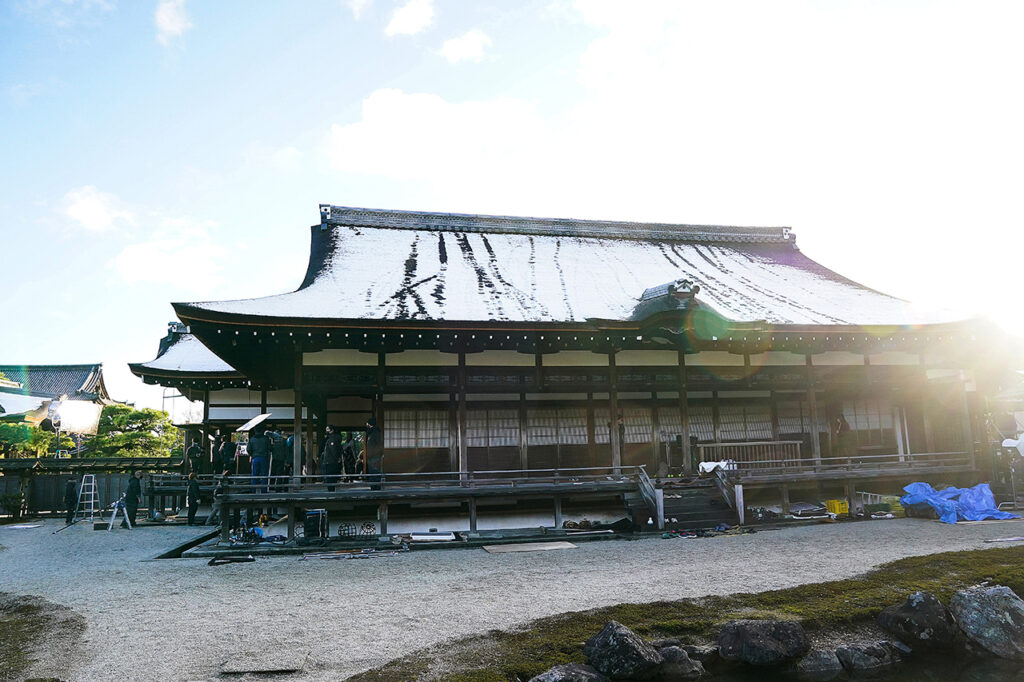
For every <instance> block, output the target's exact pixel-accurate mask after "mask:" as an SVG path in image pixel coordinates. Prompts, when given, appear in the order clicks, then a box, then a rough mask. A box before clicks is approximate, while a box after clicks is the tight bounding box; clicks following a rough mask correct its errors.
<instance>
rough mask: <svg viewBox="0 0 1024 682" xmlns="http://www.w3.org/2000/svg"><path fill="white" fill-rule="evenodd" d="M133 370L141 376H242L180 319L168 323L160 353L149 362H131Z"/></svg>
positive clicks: (161, 341)
mask: <svg viewBox="0 0 1024 682" xmlns="http://www.w3.org/2000/svg"><path fill="white" fill-rule="evenodd" d="M128 367H129V368H130V369H131V371H132V373H133V374H135V375H137V376H140V377H145V376H153V377H158V376H159V377H164V376H182V377H184V376H195V377H203V378H209V377H214V378H219V377H227V378H238V377H241V376H242V375H241V374H240V373H239V372H237V371H236V370H235V368H234V367H232V366H231V365H229V364H228V363H226V362H224V361H223V360H221V359H220V358H219V357H217V356H216V355H215V354H214V353H213V351H211V350H210V349H209V348H207V347H206V346H204V345H203V343H202V342H201V341H200V340H199V339H197V338H196V337H195V336H193V335H192V334H191V333H190V332H189V330H188V327H186V326H185V325H183V324H180V323H178V322H171V323H169V324H168V329H167V336H165V337H164V338H162V339H161V340H160V347H159V349H158V350H157V355H156V357H155V358H154V359H152V360H150V361H149V362H137V363H129V365H128Z"/></svg>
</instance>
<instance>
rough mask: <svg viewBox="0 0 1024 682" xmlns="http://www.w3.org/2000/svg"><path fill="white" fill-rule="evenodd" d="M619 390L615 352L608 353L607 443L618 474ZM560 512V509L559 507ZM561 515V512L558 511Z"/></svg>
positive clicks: (619, 462)
mask: <svg viewBox="0 0 1024 682" xmlns="http://www.w3.org/2000/svg"><path fill="white" fill-rule="evenodd" d="M618 393H619V390H618V371H617V370H616V367H615V351H614V350H613V351H610V352H609V353H608V421H609V428H608V442H609V444H610V445H611V448H612V466H613V467H614V468H615V471H616V473H618V472H619V471H620V469H621V467H622V444H621V443H620V442H619V440H620V439H619V395H618ZM559 510H561V507H559ZM559 513H561V511H559Z"/></svg>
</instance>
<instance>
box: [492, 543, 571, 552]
mask: <svg viewBox="0 0 1024 682" xmlns="http://www.w3.org/2000/svg"><path fill="white" fill-rule="evenodd" d="M484 549H485V550H487V551H488V552H490V553H491V554H511V553H512V552H549V551H551V550H553V549H576V545H574V544H572V543H571V542H519V543H515V544H511V545H484Z"/></svg>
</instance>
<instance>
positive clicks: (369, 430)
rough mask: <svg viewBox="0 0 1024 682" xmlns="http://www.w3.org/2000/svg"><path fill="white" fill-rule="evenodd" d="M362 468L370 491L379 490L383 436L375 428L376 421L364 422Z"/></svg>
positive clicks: (374, 419) (370, 419)
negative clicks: (364, 437)
mask: <svg viewBox="0 0 1024 682" xmlns="http://www.w3.org/2000/svg"><path fill="white" fill-rule="evenodd" d="M363 466H364V467H365V469H366V476H367V479H368V480H369V481H370V482H371V485H370V488H371V489H372V490H380V474H381V473H382V472H383V471H384V434H383V432H381V430H380V429H379V428H377V419H376V418H375V417H370V418H369V419H367V420H366V441H365V443H364V444H363Z"/></svg>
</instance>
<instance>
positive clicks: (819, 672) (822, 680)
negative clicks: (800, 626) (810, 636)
mask: <svg viewBox="0 0 1024 682" xmlns="http://www.w3.org/2000/svg"><path fill="white" fill-rule="evenodd" d="M786 672H787V673H789V675H790V676H792V677H795V678H796V679H798V680H804V681H805V682H828V680H834V679H835V678H837V677H839V676H840V675H842V674H843V664H842V663H840V662H839V657H838V656H836V652H834V651H826V650H823V649H815V650H814V651H811V652H810V653H808V654H807V655H806V656H804V657H803V658H801V659H800V660H798V661H796V662H794V663H793V664H791V665H790V666H789V668H787V669H786Z"/></svg>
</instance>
